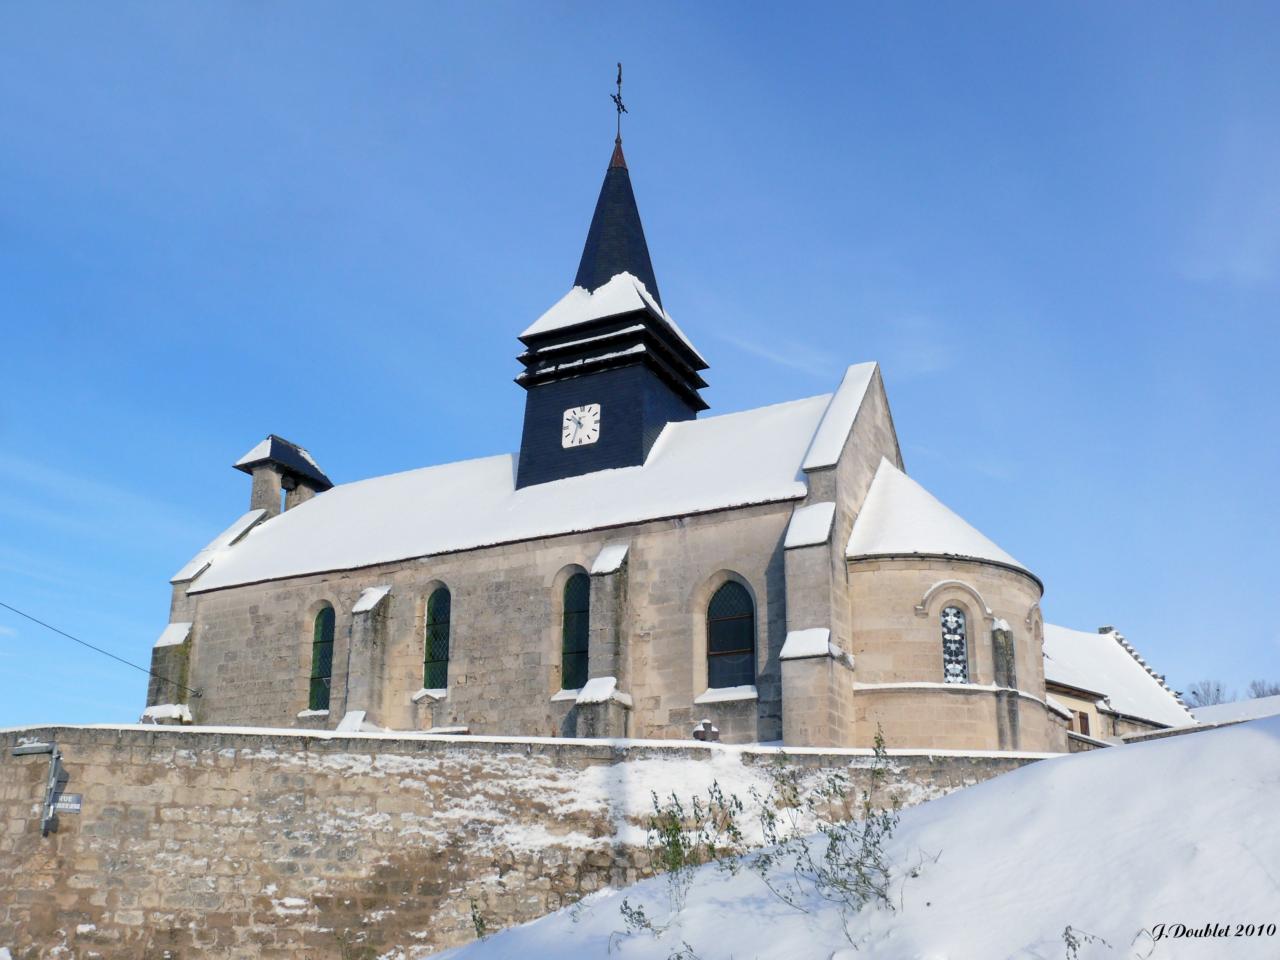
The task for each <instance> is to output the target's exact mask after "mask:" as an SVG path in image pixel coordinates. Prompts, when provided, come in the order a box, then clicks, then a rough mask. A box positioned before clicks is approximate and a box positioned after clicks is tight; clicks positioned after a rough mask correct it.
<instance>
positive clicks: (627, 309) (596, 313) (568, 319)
mask: <svg viewBox="0 0 1280 960" xmlns="http://www.w3.org/2000/svg"><path fill="white" fill-rule="evenodd" d="M636 310H647V311H648V312H650V313H651V314H652V315H653V316H654V317H656V318H657V319H658V320H659V321H661V322H662V323H665V324H666V325H667V326H668V327H670V328H671V332H672V333H674V334H675V335H676V336H677V337H679V338H680V339H681V340H682V341H683V342H684V345H685V346H686V347H688V348H689V349H690V350H692V351H693V353H694V355H695V356H697V358H698V359H699V360H701V361H702V362H703V363H706V360H705V359H704V358H703V356H702V354H700V353H698V348H697V347H695V346H694V345H693V341H691V340H690V339H689V338H688V337H686V336H685V335H684V331H683V330H681V329H680V327H679V326H677V325H676V322H675V321H674V320H672V319H671V317H670V315H668V313H667V312H666V311H665V310H663V309H662V307H661V306H659V305H658V302H657V301H656V300H654V299H653V297H652V295H650V293H649V291H648V289H647V288H646V287H645V285H644V281H643V280H640V279H639V278H637V277H634V276H632V275H631V274H630V273H627V272H626V271H625V270H624V271H623V272H622V273H619V274H617V275H615V276H614V277H613V279H612V280H610V281H609V282H608V283H606V284H605V285H604V286H602V287H597V288H596V289H595V290H594V291H593V290H587V289H586V288H585V287H574V288H573V289H572V290H570V291H569V292H568V293H566V294H565V295H564V296H563V297H561V298H560V299H559V300H557V301H556V303H555V305H554V306H553V307H552V308H551V309H550V310H548V311H547V312H546V313H544V314H543V315H542V316H540V317H539V318H538V319H537V320H535V321H534V322H533V323H532V324H530V325H529V326H528V327H526V328H525V330H524V332H522V333H521V334H520V338H521V339H522V340H523V339H524V338H525V337H533V336H537V335H538V334H540V333H550V332H551V331H553V330H565V329H568V328H569V327H576V326H579V325H581V324H584V323H590V322H592V321H593V320H603V319H605V318H606V317H617V316H621V315H622V314H625V313H633V312H634V311H636Z"/></svg>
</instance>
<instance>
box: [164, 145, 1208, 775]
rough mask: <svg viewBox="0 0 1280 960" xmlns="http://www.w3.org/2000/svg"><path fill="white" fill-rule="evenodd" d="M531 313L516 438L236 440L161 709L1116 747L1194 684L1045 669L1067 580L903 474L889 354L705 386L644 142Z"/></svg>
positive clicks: (379, 725)
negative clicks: (757, 403)
mask: <svg viewBox="0 0 1280 960" xmlns="http://www.w3.org/2000/svg"><path fill="white" fill-rule="evenodd" d="M519 340H520V343H521V344H522V347H523V349H522V352H521V353H520V355H519V362H520V363H521V364H522V365H523V368H524V369H523V371H522V372H521V373H520V374H519V376H518V377H517V381H518V382H519V384H520V385H521V386H522V387H523V388H524V390H525V413H524V426H523V435H522V437H521V442H520V449H519V452H518V453H517V454H514V455H512V454H503V455H499V456H493V457H486V458H482V459H477V460H468V461H463V462H459V463H448V464H442V465H438V466H429V467H424V468H422V469H418V470H411V471H408V472H405V473H398V474H393V475H390V476H384V477H374V478H371V479H367V480H361V481H356V482H352V483H342V484H334V483H333V482H332V481H330V479H329V478H328V477H327V476H326V475H325V473H324V471H323V470H322V469H321V468H320V467H319V466H318V464H317V462H316V460H315V459H313V458H312V457H311V455H310V454H309V453H308V452H307V451H306V450H304V449H303V448H302V447H300V446H297V445H295V444H293V443H290V442H288V441H286V440H283V439H281V438H280V437H277V436H274V435H272V436H269V437H267V438H266V439H265V440H263V441H262V442H261V443H259V444H258V445H257V446H255V447H253V449H252V450H250V451H249V452H248V453H247V454H245V456H243V457H242V458H241V459H240V460H239V461H237V462H236V464H235V467H236V468H237V469H238V470H241V471H243V472H245V473H247V474H249V475H250V477H251V478H252V484H251V494H250V509H249V511H248V512H247V513H245V514H244V516H242V517H240V518H239V519H237V520H236V521H235V522H234V523H232V524H231V525H230V526H229V527H228V528H227V529H226V530H225V531H224V532H223V533H222V534H220V535H219V536H218V537H217V538H216V539H214V541H213V542H212V543H210V544H209V545H208V546H207V547H205V548H204V549H203V550H201V551H200V552H199V553H198V554H197V555H196V556H195V558H194V559H192V560H191V561H190V562H189V563H188V564H187V565H186V566H184V567H183V568H182V569H181V570H179V571H178V573H177V574H176V575H175V576H174V577H173V580H172V589H173V595H172V607H171V615H170V624H169V626H168V627H167V628H166V629H165V631H164V633H163V634H162V635H161V637H160V639H159V641H158V642H157V644H156V647H155V649H154V653H153V670H154V673H155V674H158V675H159V676H161V677H167V678H172V679H174V680H178V681H179V682H181V683H183V684H185V685H186V686H188V687H191V688H195V689H197V690H198V691H199V692H200V695H199V696H198V697H195V696H192V697H186V696H184V695H181V694H179V693H178V692H177V691H178V688H177V687H176V686H174V685H173V684H170V683H167V682H165V681H163V680H160V679H157V678H153V680H152V682H151V687H150V690H149V694H148V704H149V705H148V707H147V711H146V713H145V714H144V719H149V720H154V721H158V722H159V721H168V722H186V723H193V722H194V723H197V724H230V725H252V726H266V727H312V728H324V729H334V728H337V729H343V730H361V729H392V730H416V731H434V732H437V733H471V734H486V735H494V734H498V735H502V734H510V735H526V736H527V735H545V736H571V737H572V736H576V737H634V738H656V739H688V738H690V737H691V736H692V735H693V732H694V728H695V725H700V724H701V723H702V721H704V720H710V722H711V724H712V725H714V726H715V727H716V728H718V730H719V732H720V734H721V737H722V739H724V740H725V741H729V742H779V741H780V742H782V743H784V744H786V745H796V746H856V747H866V746H869V745H870V744H871V743H872V741H873V738H874V736H875V732H876V730H877V727H879V728H881V729H883V731H884V736H885V738H886V740H887V741H888V742H889V744H890V745H892V746H895V747H904V748H954V749H962V750H974V749H982V750H1009V751H1012V750H1023V751H1064V750H1066V749H1067V748H1068V740H1069V738H1070V737H1074V738H1075V739H1076V740H1077V741H1079V742H1081V743H1084V742H1085V741H1089V742H1090V744H1091V745H1105V742H1106V741H1105V739H1103V738H1102V737H1101V735H1100V729H1101V726H1102V724H1103V717H1104V714H1102V713H1099V710H1101V709H1103V707H1104V704H1109V703H1110V701H1108V700H1107V697H1108V695H1109V694H1110V693H1111V690H1110V689H1109V688H1108V686H1107V685H1108V684H1111V685H1116V684H1119V685H1121V686H1124V685H1126V684H1128V685H1129V686H1130V687H1136V688H1140V690H1141V693H1142V694H1143V696H1145V697H1146V699H1145V700H1143V699H1142V698H1141V697H1139V698H1137V699H1136V700H1135V701H1134V702H1137V703H1139V707H1137V708H1134V712H1132V713H1124V712H1123V711H1120V710H1119V709H1118V708H1117V709H1116V710H1112V712H1111V714H1106V716H1112V715H1115V716H1123V717H1124V718H1125V723H1127V724H1129V725H1130V727H1133V728H1134V729H1155V728H1159V727H1163V726H1175V725H1177V724H1178V722H1179V720H1180V718H1181V716H1182V715H1183V714H1185V710H1184V709H1183V708H1182V707H1181V704H1179V703H1178V702H1177V700H1176V697H1175V696H1174V695H1173V694H1172V693H1170V692H1169V691H1168V689H1167V688H1166V687H1164V685H1163V681H1162V680H1161V679H1160V678H1159V677H1158V676H1156V675H1155V674H1154V673H1152V672H1151V671H1150V670H1148V669H1147V668H1146V667H1145V664H1143V663H1142V662H1141V661H1140V659H1139V658H1138V657H1137V654H1136V652H1132V648H1129V647H1127V644H1126V645H1125V649H1126V650H1128V651H1129V652H1128V653H1124V654H1123V656H1124V658H1126V659H1127V661H1128V663H1129V666H1128V667H1126V666H1124V665H1123V664H1121V665H1120V666H1118V667H1117V665H1116V664H1115V663H1111V661H1110V660H1108V661H1107V662H1108V664H1110V668H1114V670H1118V671H1119V673H1120V674H1125V672H1126V671H1128V673H1127V674H1125V675H1126V677H1127V679H1125V680H1123V681H1117V680H1116V679H1115V677H1116V676H1117V675H1118V674H1116V673H1115V672H1114V670H1113V672H1112V673H1110V674H1108V675H1107V676H1106V677H1103V678H1102V679H1089V677H1088V676H1087V675H1088V674H1089V673H1090V664H1091V663H1094V662H1095V661H1096V660H1097V659H1098V656H1100V655H1098V656H1095V655H1094V654H1090V653H1088V651H1087V650H1086V649H1085V647H1084V646H1080V645H1073V644H1072V643H1071V641H1070V640H1069V638H1068V640H1065V641H1063V642H1064V643H1065V644H1066V646H1065V647H1064V651H1065V653H1064V658H1065V659H1064V658H1059V661H1061V663H1063V664H1065V663H1066V662H1067V661H1071V662H1072V663H1073V669H1074V671H1075V672H1074V673H1072V672H1071V670H1070V669H1066V668H1062V669H1063V670H1065V673H1064V674H1063V676H1066V679H1065V680H1063V679H1062V677H1059V686H1058V687H1057V688H1052V681H1051V686H1050V687H1048V688H1047V687H1046V663H1047V662H1048V663H1051V664H1058V661H1046V659H1045V625H1044V622H1043V618H1042V616H1041V613H1040V598H1041V594H1042V592H1043V584H1042V583H1041V581H1040V579H1039V578H1038V577H1037V576H1036V575H1035V573H1034V572H1033V571H1031V570H1030V569H1028V568H1027V567H1026V566H1025V565H1023V564H1022V563H1020V562H1018V561H1017V560H1015V559H1014V558H1013V557H1011V556H1010V555H1009V554H1007V553H1005V552H1004V551H1003V550H1002V549H1000V547H998V546H997V545H996V544H995V543H993V542H992V541H991V540H989V539H988V538H987V537H985V536H984V535H983V534H981V533H980V532H978V531H977V530H975V529H974V528H973V527H972V526H970V525H969V524H967V523H966V522H965V521H964V520H962V519H961V518H960V517H958V516H956V515H955V514H954V513H953V512H952V511H950V510H949V509H947V508H946V507H945V506H943V504H942V503H941V502H939V501H938V500H937V499H936V498H935V497H934V496H933V495H932V494H930V493H929V492H928V491H926V490H925V489H924V488H923V487H921V486H920V485H919V484H918V483H917V482H916V481H914V480H913V479H911V478H910V477H909V476H908V475H907V474H906V472H905V469H904V465H903V461H902V455H901V452H900V450H899V446H898V439H897V436H896V433H895V430H894V424H893V417H892V415H891V413H890V408H889V399H888V397H887V396H886V393H885V386H884V382H883V379H882V377H881V372H880V369H879V368H878V366H877V365H876V364H875V363H858V364H855V365H853V366H850V367H849V368H848V370H847V372H846V373H845V374H844V376H843V377H842V378H841V380H840V382H839V383H836V384H833V385H832V386H833V390H832V392H831V393H829V394H824V395H822V396H816V397H806V398H803V399H799V400H794V401H791V402H789V403H780V404H775V405H772V406H766V407H760V408H758V409H754V410H746V411H742V412H737V413H725V414H719V415H714V416H708V415H707V414H706V410H707V404H706V402H705V401H704V400H703V399H702V397H701V395H700V390H701V389H702V388H703V387H705V386H706V383H705V381H704V380H703V378H702V373H703V371H705V370H706V369H707V366H708V364H707V361H706V360H705V359H704V357H703V355H702V354H701V353H700V352H699V350H698V349H697V347H695V346H694V343H693V341H692V340H691V339H690V337H689V336H687V335H686V334H685V332H684V331H682V330H681V329H680V327H679V326H677V325H676V323H675V321H674V320H673V319H672V318H671V315H670V314H669V313H668V312H667V309H666V307H665V306H664V304H663V301H662V298H661V295H660V293H659V289H658V283H657V278H656V277H655V275H654V271H653V266H652V264H651V262H650V257H649V251H648V247H647V244H646V241H645V236H644V232H643V230H642V228H641V223H640V216H639V213H638V210H637V207H636V202H635V197H634V194H633V193H632V188H631V181H630V175H629V173H628V170H627V164H626V161H625V159H624V157H623V153H622V145H621V141H620V140H619V141H617V142H616V143H615V147H614V151H613V156H612V159H611V161H610V163H609V166H608V170H607V172H606V174H605V179H604V185H603V187H602V189H601V191H600V196H599V200H598V202H597V205H596V208H595V213H594V216H593V217H592V220H591V225H590V228H589V230H588V233H587V239H586V244H585V247H584V249H583V252H582V258H581V261H580V263H579V266H578V273H577V276H576V278H575V280H574V284H573V287H572V288H571V289H570V290H569V292H568V293H566V294H565V296H564V297H563V299H561V300H560V301H559V302H558V303H556V304H555V305H553V306H552V307H551V308H550V309H549V310H547V311H546V312H545V313H544V314H542V316H541V317H539V318H538V319H537V320H536V322H534V323H533V324H532V325H530V326H529V327H528V328H527V329H525V330H524V331H523V333H521V334H520V335H519ZM1097 636H1101V635H1097ZM1112 645H1113V646H1116V647H1117V649H1119V645H1118V643H1113V644H1112ZM1077 646H1078V647H1079V652H1080V656H1079V657H1073V653H1072V651H1075V650H1076V648H1077ZM1089 649H1092V648H1089ZM1108 649H1109V648H1108ZM1106 656H1107V657H1110V656H1111V653H1107V654H1106ZM1059 665H1060V664H1059ZM1054 668H1057V667H1056V666H1055V667H1052V668H1051V672H1052V669H1054ZM1054 689H1057V692H1058V693H1059V694H1061V695H1062V696H1071V697H1075V698H1076V700H1075V701H1073V704H1072V705H1070V706H1068V705H1064V703H1063V702H1062V700H1061V699H1060V698H1058V697H1055V695H1054V692H1053V690H1054ZM1091 704H1093V706H1091ZM1143 704H1146V706H1145V707H1144V706H1143ZM1148 708H1149V709H1148ZM1106 709H1110V707H1109V706H1107V707H1106ZM1143 709H1147V712H1148V713H1152V714H1153V715H1152V716H1148V717H1145V718H1144V717H1143V716H1141V715H1140V714H1141V712H1142V710H1143ZM1088 711H1092V712H1091V713H1090V712H1088ZM1082 718H1083V719H1082ZM1090 719H1092V722H1093V724H1094V726H1093V727H1090V728H1089V729H1084V726H1083V725H1087V724H1088V723H1089V722H1090ZM1186 722H1191V721H1190V717H1189V715H1187V718H1186ZM1110 729H1112V730H1113V731H1114V732H1115V733H1116V734H1117V735H1119V734H1120V733H1122V732H1124V731H1122V730H1121V728H1120V726H1119V721H1118V720H1116V721H1114V722H1113V723H1112V727H1111V728H1110ZM1128 729H1129V727H1126V728H1125V730H1128ZM700 732H701V731H700Z"/></svg>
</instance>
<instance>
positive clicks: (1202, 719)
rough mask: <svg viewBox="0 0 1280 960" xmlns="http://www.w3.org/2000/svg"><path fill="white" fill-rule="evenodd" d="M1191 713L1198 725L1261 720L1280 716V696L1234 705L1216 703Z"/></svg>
mask: <svg viewBox="0 0 1280 960" xmlns="http://www.w3.org/2000/svg"><path fill="white" fill-rule="evenodd" d="M1191 713H1192V714H1193V715H1194V716H1195V718H1196V722H1197V723H1230V722H1231V721H1233V720H1259V719H1261V718H1262V717H1272V716H1278V715H1280V696H1276V697H1254V698H1253V699H1252V700H1237V701H1235V702H1234V703H1215V704H1214V705H1213V706H1211V707H1196V708H1195V709H1194V710H1192V711H1191Z"/></svg>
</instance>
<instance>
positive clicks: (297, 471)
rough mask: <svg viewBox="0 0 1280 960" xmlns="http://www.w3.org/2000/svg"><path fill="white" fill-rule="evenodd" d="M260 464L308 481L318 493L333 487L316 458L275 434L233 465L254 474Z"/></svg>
mask: <svg viewBox="0 0 1280 960" xmlns="http://www.w3.org/2000/svg"><path fill="white" fill-rule="evenodd" d="M260 463H274V464H277V465H278V466H279V467H281V468H282V469H283V470H284V471H285V472H286V473H287V474H290V475H292V476H295V477H298V478H299V479H303V480H306V481H307V482H309V483H310V484H311V485H312V486H314V487H315V488H316V489H317V490H318V491H324V490H328V489H329V488H330V487H332V486H333V481H332V480H330V479H329V478H328V477H327V476H325V473H324V471H323V470H321V469H320V464H318V463H316V460H315V457H313V456H311V454H310V453H308V452H307V451H306V450H305V449H304V448H302V447H300V446H298V445H297V444H296V443H293V442H292V441H289V440H286V439H284V438H283V437H277V436H276V435H275V434H274V433H272V434H268V435H267V438H266V439H265V440H263V441H262V442H261V443H259V444H256V445H255V446H254V448H253V449H252V450H250V451H249V452H248V453H246V454H245V455H244V456H243V457H241V458H240V459H239V460H237V461H236V462H235V463H233V464H232V466H233V467H235V468H236V469H237V470H243V471H244V472H245V473H253V468H254V467H255V466H257V465H258V464H260Z"/></svg>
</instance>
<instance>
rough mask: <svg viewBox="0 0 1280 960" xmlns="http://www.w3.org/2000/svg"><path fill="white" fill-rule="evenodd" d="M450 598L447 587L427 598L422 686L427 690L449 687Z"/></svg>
mask: <svg viewBox="0 0 1280 960" xmlns="http://www.w3.org/2000/svg"><path fill="white" fill-rule="evenodd" d="M451 602H452V597H451V596H450V594H449V588H448V587H438V588H436V589H435V590H434V591H432V593H431V596H430V597H428V598H427V625H426V630H425V633H426V636H425V638H424V643H423V654H422V656H423V660H422V685H423V686H424V687H425V688H427V689H428V690H443V689H444V688H445V687H447V686H448V685H449V608H450V605H451Z"/></svg>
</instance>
